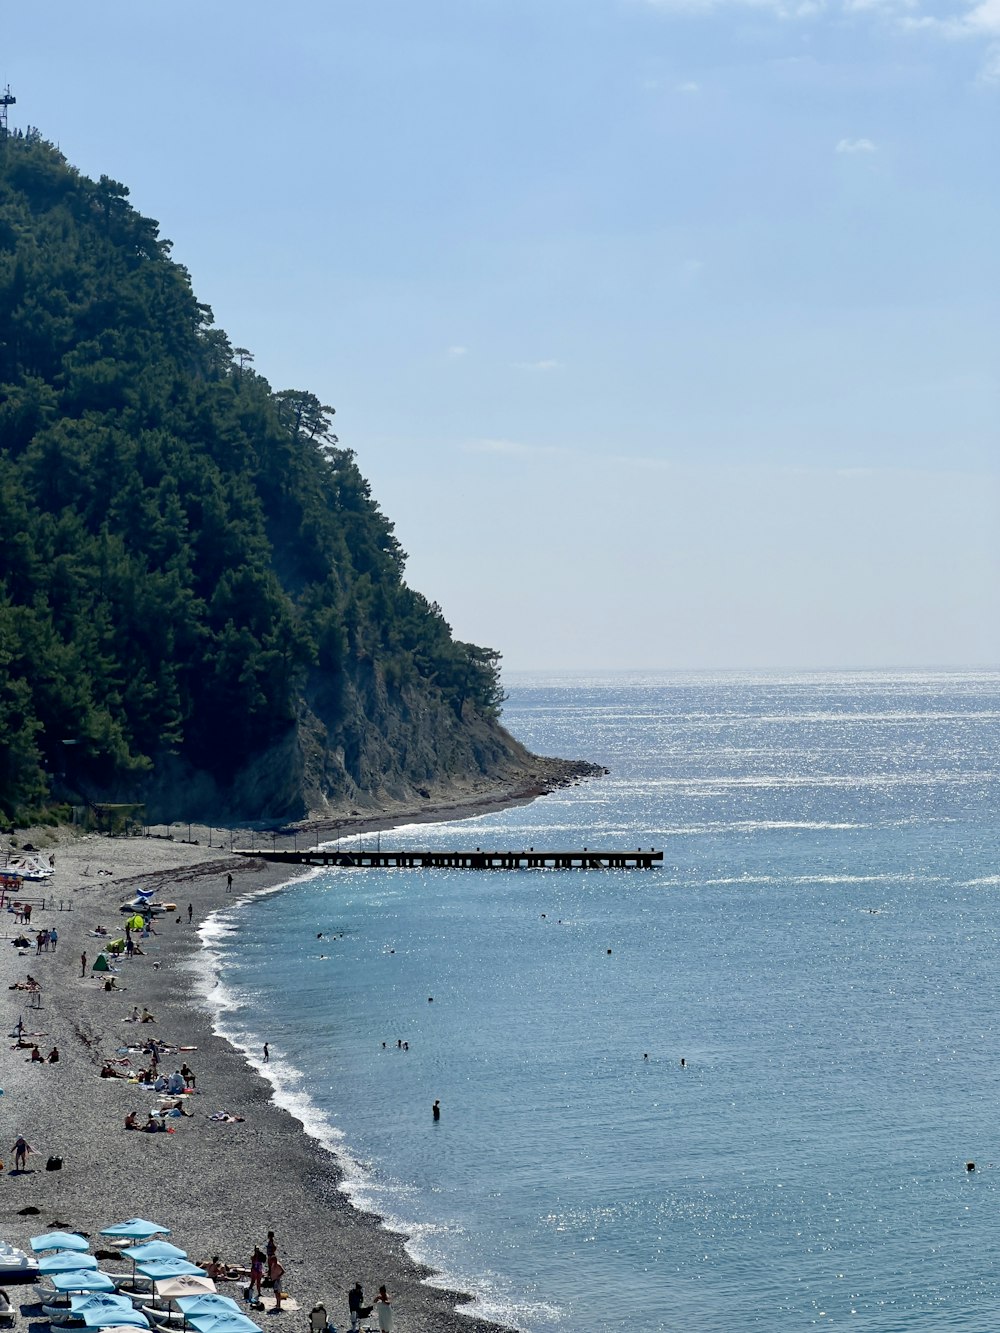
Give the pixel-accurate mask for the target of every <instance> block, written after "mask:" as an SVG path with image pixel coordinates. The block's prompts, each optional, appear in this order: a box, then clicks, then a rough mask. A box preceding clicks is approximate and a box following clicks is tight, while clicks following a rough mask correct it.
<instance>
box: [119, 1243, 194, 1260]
mask: <svg viewBox="0 0 1000 1333" xmlns="http://www.w3.org/2000/svg"><path fill="white" fill-rule="evenodd" d="M122 1254H125V1255H127V1256H128V1257H129V1258H130V1259H135V1260H136V1261H138V1260H140V1259H141V1260H146V1259H186V1258H187V1250H182V1249H181V1248H180V1246H179V1245H171V1244H170V1241H169V1240H147V1241H144V1242H143V1244H142V1245H130V1246H129V1247H128V1249H126V1250H122Z"/></svg>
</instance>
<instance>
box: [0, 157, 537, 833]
mask: <svg viewBox="0 0 1000 1333" xmlns="http://www.w3.org/2000/svg"><path fill="white" fill-rule="evenodd" d="M127 196H128V190H127V189H126V188H125V187H124V186H122V185H121V184H119V183H118V182H116V181H112V180H109V179H108V178H107V177H102V178H101V179H100V181H97V182H94V181H91V180H88V179H87V178H85V177H83V176H81V175H79V173H77V172H76V171H75V170H73V168H71V167H70V166H68V165H67V164H66V162H65V161H64V160H63V158H62V157H61V155H60V154H59V153H58V152H57V151H56V150H55V149H54V148H53V147H52V146H51V145H50V144H47V143H44V142H43V141H41V140H40V139H38V138H37V137H27V138H25V137H21V136H17V135H14V136H11V137H9V138H7V139H5V140H3V141H0V534H2V538H3V540H2V542H0V734H3V736H4V739H5V744H4V746H3V747H0V817H5V818H7V819H9V818H12V817H17V818H21V817H23V816H24V815H26V814H29V813H31V812H35V811H38V810H39V809H43V808H45V807H46V806H51V805H52V804H53V803H56V802H58V801H79V800H81V799H87V800H94V801H96V800H143V799H145V800H146V801H147V803H148V804H149V806H150V813H151V814H153V815H156V816H157V817H170V816H173V817H182V816H183V817H199V816H200V817H205V818H210V817H218V818H221V817H223V816H226V817H228V818H243V819H262V818H268V817H275V818H278V817H284V818H288V817H296V816H300V815H303V814H305V813H306V812H307V811H308V810H309V809H314V810H315V809H323V808H324V807H325V806H327V805H329V804H331V803H333V804H341V805H342V804H343V803H344V802H345V801H346V802H358V803H365V804H370V803H371V802H374V801H380V800H394V799H406V798H407V796H409V795H412V794H414V793H416V794H419V793H420V792H421V790H430V789H432V788H440V787H442V786H447V785H448V784H449V783H454V782H457V781H460V780H470V779H471V778H473V777H475V776H476V775H485V776H489V777H499V776H502V775H512V774H517V773H522V772H523V773H527V772H530V771H531V768H532V765H533V763H534V762H535V761H534V760H533V758H532V756H530V755H528V754H527V753H526V752H525V751H524V749H523V748H522V747H521V746H519V745H518V744H517V743H516V742H515V741H514V740H513V739H512V738H511V737H510V736H508V735H507V733H506V732H505V731H504V730H503V728H502V727H501V726H500V725H499V723H498V716H499V711H500V704H501V702H502V694H501V691H500V687H499V657H498V655H497V654H496V653H494V652H493V651H492V650H490V649H484V648H479V647H477V646H476V645H474V644H467V643H460V642H458V641H457V640H455V639H454V638H453V637H452V635H451V632H450V629H449V627H448V625H447V623H446V622H445V620H444V617H443V615H442V613H441V611H440V608H439V607H437V606H436V605H434V604H431V603H429V602H428V601H427V600H426V599H425V598H424V597H422V596H421V595H420V594H419V593H416V592H414V591H413V590H412V589H410V588H409V587H408V586H407V585H406V583H405V581H404V579H403V568H404V562H405V555H404V553H403V552H402V551H401V550H400V548H399V544H398V543H397V541H396V539H395V537H394V535H393V531H392V524H391V523H390V522H388V520H387V519H386V518H385V516H384V515H383V514H382V513H381V512H380V510H379V508H378V506H377V504H376V503H375V502H374V501H373V500H372V498H371V495H370V493H369V489H368V486H367V483H366V482H365V480H364V478H363V476H362V475H361V473H360V471H359V469H358V467H357V464H356V463H355V460H354V456H353V454H352V453H351V451H350V450H347V449H344V448H342V447H340V445H339V443H338V441H337V439H336V437H335V436H334V435H333V434H332V430H331V418H332V416H333V409H332V408H331V407H329V406H327V405H325V404H323V403H321V402H320V401H319V399H318V398H316V397H315V396H314V395H313V394H311V393H309V392H308V391H307V390H301V389H288V390H282V391H280V392H276V391H274V390H273V389H272V388H271V386H270V385H269V384H268V383H267V381H266V380H265V379H264V378H263V376H261V375H259V374H257V373H256V372H255V371H254V370H253V369H252V365H251V363H252V360H253V358H252V356H251V354H250V353H249V352H248V351H247V350H246V349H243V348H236V349H234V348H233V347H232V346H231V344H230V342H229V340H228V338H227V337H226V335H225V334H224V333H223V332H222V331H221V330H218V329H215V328H213V327H212V316H211V312H210V311H209V310H208V309H207V307H205V306H203V305H200V304H199V303H198V302H197V301H196V299H195V296H194V294H193V292H192V290H191V284H190V281H189V278H188V274H187V273H186V271H185V270H184V269H182V268H181V267H179V266H178V265H176V264H174V263H173V262H172V261H171V260H170V258H169V249H170V244H169V242H167V241H164V240H162V239H160V236H159V229H158V224H157V223H155V222H154V221H152V220H151V219H148V218H144V217H142V216H141V215H140V214H138V213H136V212H135V211H134V210H133V209H132V208H131V206H130V205H129V203H128V200H127Z"/></svg>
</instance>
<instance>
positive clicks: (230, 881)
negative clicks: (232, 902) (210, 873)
mask: <svg viewBox="0 0 1000 1333" xmlns="http://www.w3.org/2000/svg"><path fill="white" fill-rule="evenodd" d="M232 891H233V877H232V874H228V875H227V876H226V892H227V893H232Z"/></svg>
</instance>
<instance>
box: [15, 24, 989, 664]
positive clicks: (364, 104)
mask: <svg viewBox="0 0 1000 1333" xmlns="http://www.w3.org/2000/svg"><path fill="white" fill-rule="evenodd" d="M5 82H10V84H11V85H12V89H13V92H14V94H15V95H16V96H17V98H18V102H17V106H16V107H15V108H13V110H12V113H11V122H12V123H16V124H18V125H21V126H24V125H26V124H32V125H37V126H38V127H39V128H40V129H41V130H42V132H43V133H44V134H45V135H46V137H48V138H51V139H53V140H54V141H56V142H58V143H59V144H60V146H61V147H62V149H63V151H64V152H65V153H66V155H67V157H68V158H69V159H70V161H72V162H74V163H75V164H76V165H77V166H79V167H80V168H81V170H83V171H85V172H87V173H88V174H91V175H99V174H100V173H101V172H107V173H108V174H109V175H111V176H114V177H116V178H118V179H120V180H123V181H124V182H126V183H127V184H128V185H129V186H130V188H131V191H132V200H133V202H134V204H135V205H136V207H138V208H139V209H140V210H141V211H142V212H144V213H146V214H147V215H150V216H152V217H155V218H158V219H159V220H160V222H161V226H162V231H163V234H164V235H165V236H167V237H169V238H170V239H171V240H172V241H173V242H174V256H175V258H177V259H178V260H179V261H180V262H181V263H183V264H185V265H186V266H187V267H188V268H189V269H190V270H191V273H192V276H193V280H194V284H195V289H196V291H197V293H198V295H199V298H200V299H201V300H203V301H207V302H208V303H209V304H211V305H212V307H213V309H214V310H215V313H216V318H217V322H218V323H219V324H220V325H222V327H224V328H225V329H226V330H227V332H228V333H229V335H230V337H231V338H232V340H233V342H234V343H236V344H239V345H243V346H246V347H249V348H250V349H251V350H252V351H253V352H254V354H255V356H256V368H257V369H258V370H259V371H260V372H261V373H263V374H264V375H266V376H267V378H268V379H269V380H270V381H271V383H272V384H273V385H274V387H275V388H286V387H295V388H309V389H311V390H313V391H314V392H316V393H317V394H319V396H320V397H321V398H322V399H323V401H324V402H329V403H332V404H334V405H335V406H336V407H337V422H336V424H337V428H338V431H339V434H340V438H341V442H342V443H344V444H346V445H349V446H350V447H351V448H353V449H355V450H356V451H357V454H358V457H359V461H360V463H361V466H362V470H363V471H364V472H365V474H366V475H367V476H368V477H369V479H370V480H371V483H372V487H373V492H374V494H375V496H376V498H377V499H378V500H379V502H380V503H381V504H382V506H383V508H384V509H385V511H386V512H387V513H388V514H389V516H390V517H391V518H392V519H393V520H394V521H395V523H396V529H397V533H398V535H399V537H400V540H401V541H402V544H403V546H404V548H405V549H406V550H407V551H408V552H409V555H410V561H409V567H408V569H409V574H408V577H409V579H410V582H411V583H412V584H413V585H414V586H415V587H417V588H419V589H420V590H421V591H423V592H425V593H426V594H427V595H428V596H429V597H431V598H432V599H436V600H438V601H439V602H440V603H441V605H442V606H443V608H444V610H445V613H446V615H447V616H448V618H449V620H450V621H451V623H452V625H453V627H454V629H455V631H456V633H457V634H458V635H459V636H460V637H462V638H467V639H472V640H474V641H477V642H480V643H485V644H489V645H490V646H493V647H496V648H499V649H500V650H501V651H502V652H503V653H504V657H505V661H506V663H507V665H508V666H509V667H511V668H527V669H531V668H545V667H551V668H572V667H579V668H600V667H609V668H620V667H630V666H633V667H645V668H649V667H668V668H669V667H679V668H687V667H713V668H714V667H824V666H893V665H913V666H920V665H966V664H968V665H995V664H997V663H998V662H1000V596H998V592H997V589H998V588H1000V522H998V518H1000V483H998V466H997V433H998V432H997V426H998V422H1000V393H998V364H1000V362H998V340H997V311H998V296H1000V282H998V257H997V256H998V246H997V243H996V239H995V238H996V236H997V235H998V234H1000V217H998V212H1000V210H998V194H1000V172H998V161H997V153H996V142H995V140H996V134H995V130H996V124H997V118H998V112H1000V0H979V2H977V0H972V3H968V2H963V0H954V2H949V0H825V2H824V0H773V2H772V0H687V2H686V3H684V2H678V0H573V2H571V0H453V2H451V3H445V2H444V0H422V3H420V4H416V3H414V2H413V0H286V3H284V4H282V5H277V4H273V3H272V4H264V3H260V0H244V2H243V3H242V4H240V5H239V6H231V5H224V4H221V3H218V2H216V3H205V0H200V3H192V2H191V0H172V3H171V5H170V6H162V5H154V4H152V3H149V2H148V0H88V4H87V5H85V6H84V5H80V4H79V3H78V2H77V0H72V2H70V0H33V3H32V4H31V5H22V6H19V7H13V6H6V7H5V13H4V24H3V30H2V33H0V83H5Z"/></svg>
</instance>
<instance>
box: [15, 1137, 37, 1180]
mask: <svg viewBox="0 0 1000 1333" xmlns="http://www.w3.org/2000/svg"><path fill="white" fill-rule="evenodd" d="M34 1151H35V1150H34V1148H33V1147H32V1146H31V1144H30V1143H29V1142H28V1140H27V1139H26V1138H25V1137H24V1135H23V1134H18V1136H17V1138H16V1139H15V1141H14V1146H13V1148H11V1152H12V1153H13V1154H14V1170H15V1171H25V1170H27V1161H28V1153H30V1152H34Z"/></svg>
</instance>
